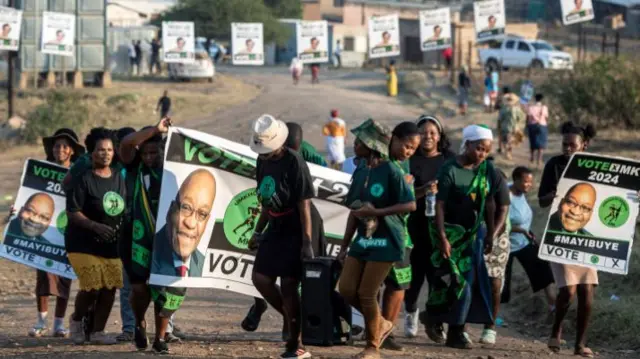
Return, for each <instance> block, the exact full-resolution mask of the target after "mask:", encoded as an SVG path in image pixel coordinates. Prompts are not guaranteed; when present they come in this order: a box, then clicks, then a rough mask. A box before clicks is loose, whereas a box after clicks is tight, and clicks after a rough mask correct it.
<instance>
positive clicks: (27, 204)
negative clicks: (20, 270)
mask: <svg viewBox="0 0 640 359" xmlns="http://www.w3.org/2000/svg"><path fill="white" fill-rule="evenodd" d="M66 174H67V169H66V168H64V167H60V166H58V165H55V164H53V163H50V162H46V161H38V160H33V159H28V160H27V161H26V163H25V165H24V171H23V172H22V180H21V182H20V183H21V186H20V190H19V191H18V196H17V198H16V202H15V204H14V207H15V209H16V211H17V212H16V215H15V216H13V217H12V218H11V219H10V221H9V223H8V224H7V225H6V227H5V230H4V239H3V241H2V244H1V245H0V257H4V258H7V259H10V260H12V261H14V262H18V263H22V264H25V265H28V266H30V267H33V268H37V269H40V270H43V271H45V272H50V273H54V274H57V275H60V276H62V277H66V278H71V279H75V274H74V273H73V269H72V268H71V266H70V265H69V261H68V260H67V252H66V250H65V247H64V232H65V230H66V228H67V213H66V203H65V193H64V190H63V189H62V180H63V179H64V177H65V176H66Z"/></svg>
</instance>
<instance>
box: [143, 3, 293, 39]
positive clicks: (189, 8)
mask: <svg viewBox="0 0 640 359" xmlns="http://www.w3.org/2000/svg"><path fill="white" fill-rule="evenodd" d="M162 21H193V22H194V25H195V33H196V36H203V37H206V38H214V39H228V38H230V37H231V23H232V22H261V23H263V24H264V40H265V42H272V41H273V42H276V43H277V44H280V45H281V44H284V43H285V42H286V41H287V39H288V38H289V36H290V32H289V30H288V29H287V28H286V27H285V26H283V25H282V24H281V23H280V22H278V17H277V16H275V15H274V13H273V11H272V10H271V9H270V8H269V7H268V6H267V5H265V3H264V1H262V0H179V1H178V3H177V4H176V5H175V6H173V7H172V8H170V9H169V10H168V11H166V12H164V13H163V14H162V15H161V16H160V17H159V18H158V19H156V20H154V21H153V24H155V25H160V24H161V23H162Z"/></svg>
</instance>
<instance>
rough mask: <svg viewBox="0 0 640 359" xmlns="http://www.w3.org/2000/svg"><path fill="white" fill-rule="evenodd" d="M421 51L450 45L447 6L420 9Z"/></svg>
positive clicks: (449, 24)
mask: <svg viewBox="0 0 640 359" xmlns="http://www.w3.org/2000/svg"><path fill="white" fill-rule="evenodd" d="M420 44H421V46H422V51H431V50H441V49H446V48H448V47H451V10H450V9H449V8H448V7H445V8H441V9H435V10H424V11H420Z"/></svg>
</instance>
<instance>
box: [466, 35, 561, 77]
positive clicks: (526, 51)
mask: <svg viewBox="0 0 640 359" xmlns="http://www.w3.org/2000/svg"><path fill="white" fill-rule="evenodd" d="M478 57H479V59H480V63H481V64H483V65H484V67H485V69H486V70H487V71H490V70H497V69H499V68H511V67H513V68H529V67H531V68H534V69H551V70H573V57H572V56H571V55H570V54H568V53H566V52H562V51H559V50H557V49H556V48H554V47H553V45H551V44H549V43H548V42H546V41H542V40H528V39H524V38H518V37H507V38H506V39H505V40H504V41H502V42H496V43H494V44H493V46H491V47H489V48H487V49H480V50H479V51H478Z"/></svg>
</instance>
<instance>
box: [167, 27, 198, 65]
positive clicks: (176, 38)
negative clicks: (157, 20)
mask: <svg viewBox="0 0 640 359" xmlns="http://www.w3.org/2000/svg"><path fill="white" fill-rule="evenodd" d="M162 48H163V49H164V62H167V63H183V64H184V63H192V62H194V61H195V48H196V43H195V34H194V27H193V22H190V21H163V22H162Z"/></svg>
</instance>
